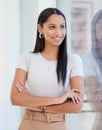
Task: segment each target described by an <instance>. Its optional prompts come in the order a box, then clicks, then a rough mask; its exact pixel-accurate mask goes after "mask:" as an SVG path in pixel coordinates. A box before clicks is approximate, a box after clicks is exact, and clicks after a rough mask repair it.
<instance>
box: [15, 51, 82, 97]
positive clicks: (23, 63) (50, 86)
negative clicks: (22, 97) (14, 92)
mask: <svg viewBox="0 0 102 130" xmlns="http://www.w3.org/2000/svg"><path fill="white" fill-rule="evenodd" d="M56 65H57V61H48V60H46V59H45V58H44V57H43V56H42V55H41V53H40V52H39V53H23V54H22V55H21V56H20V59H19V62H18V65H17V68H21V69H23V70H24V71H26V72H28V76H27V82H26V84H27V88H28V90H29V92H30V93H31V94H32V95H35V96H44V97H58V96H59V95H61V94H62V93H63V92H64V91H65V90H66V89H68V87H69V86H70V83H69V81H70V78H71V77H74V76H83V67H82V61H81V58H80V57H79V56H78V55H76V54H71V55H69V56H68V65H67V77H66V82H65V85H64V86H63V85H62V84H61V83H60V84H58V81H57V75H56Z"/></svg>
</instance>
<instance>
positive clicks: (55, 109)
mask: <svg viewBox="0 0 102 130" xmlns="http://www.w3.org/2000/svg"><path fill="white" fill-rule="evenodd" d="M77 86H78V87H77ZM83 86H84V85H83V78H82V77H80V76H77V77H74V78H71V90H70V91H68V98H67V100H66V101H64V102H63V103H61V104H60V103H59V104H57V105H56V104H54V105H48V106H47V107H46V112H52V113H78V112H80V111H81V108H82V104H83V93H84V87H83ZM17 88H18V90H19V92H21V93H25V89H22V86H21V85H19V87H17ZM26 91H27V89H26ZM62 96H63V95H62ZM62 96H60V97H58V99H61V98H62ZM45 106H46V105H45ZM30 109H34V110H37V111H41V107H40V106H37V107H35V106H34V107H30Z"/></svg>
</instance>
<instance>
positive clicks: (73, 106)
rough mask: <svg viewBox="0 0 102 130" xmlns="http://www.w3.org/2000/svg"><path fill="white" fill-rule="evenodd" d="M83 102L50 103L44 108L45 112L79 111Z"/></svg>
mask: <svg viewBox="0 0 102 130" xmlns="http://www.w3.org/2000/svg"><path fill="white" fill-rule="evenodd" d="M82 106H83V103H81V102H80V103H78V104H77V103H73V102H71V101H68V102H65V103H63V104H60V105H51V106H48V107H47V108H46V111H47V112H52V113H79V112H80V111H81V109H82Z"/></svg>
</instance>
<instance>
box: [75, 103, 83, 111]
mask: <svg viewBox="0 0 102 130" xmlns="http://www.w3.org/2000/svg"><path fill="white" fill-rule="evenodd" d="M82 107H83V102H80V103H79V104H77V105H76V107H75V113H80V112H81V111H82Z"/></svg>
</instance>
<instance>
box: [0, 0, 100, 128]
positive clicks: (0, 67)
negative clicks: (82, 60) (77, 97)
mask: <svg viewBox="0 0 102 130" xmlns="http://www.w3.org/2000/svg"><path fill="white" fill-rule="evenodd" d="M46 7H57V8H59V9H60V10H62V11H63V13H64V14H65V16H66V19H67V33H68V52H69V53H76V54H79V55H80V56H81V57H83V56H84V55H86V54H88V53H90V52H91V47H92V41H91V22H92V18H93V16H94V15H95V14H96V12H97V11H99V10H100V9H101V8H102V0H98V2H97V1H96V0H84V1H83V0H44V1H43V3H42V0H0V60H1V61H0V130H17V129H18V126H19V123H20V122H21V117H22V110H23V108H21V107H18V106H12V105H11V102H10V90H11V86H12V80H13V76H14V73H15V67H16V64H17V61H18V58H19V55H20V54H21V53H22V52H29V51H32V50H33V48H34V45H35V37H36V22H37V18H38V15H39V13H40V12H41V10H43V9H44V8H46ZM94 119H95V112H94V111H93V110H92V108H91V107H90V104H89V102H88V98H87V95H86V94H85V100H84V105H83V109H82V112H81V113H80V114H67V121H66V124H67V126H68V129H69V130H75V129H76V130H92V126H93V123H94ZM100 130H102V129H100Z"/></svg>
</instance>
